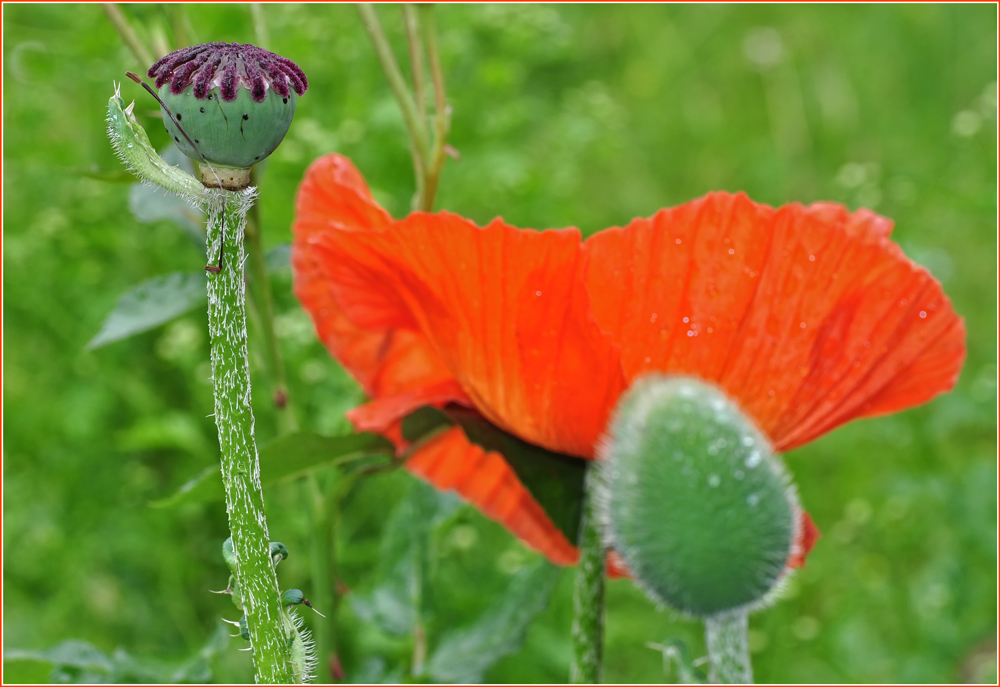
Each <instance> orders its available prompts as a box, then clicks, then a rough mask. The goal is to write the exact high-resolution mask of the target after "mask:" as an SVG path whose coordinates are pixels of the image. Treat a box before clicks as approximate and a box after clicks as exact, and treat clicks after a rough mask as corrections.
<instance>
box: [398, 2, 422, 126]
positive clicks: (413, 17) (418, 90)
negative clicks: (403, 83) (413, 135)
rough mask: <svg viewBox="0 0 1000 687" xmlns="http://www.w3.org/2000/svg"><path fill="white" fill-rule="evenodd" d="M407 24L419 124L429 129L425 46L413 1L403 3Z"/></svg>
mask: <svg viewBox="0 0 1000 687" xmlns="http://www.w3.org/2000/svg"><path fill="white" fill-rule="evenodd" d="M403 23H404V24H405V25H406V45H407V47H408V48H409V50H410V72H411V73H412V74H413V97H414V100H415V101H416V105H417V124H418V125H419V126H420V128H421V129H424V130H426V129H427V110H426V107H427V104H426V103H427V100H426V99H425V93H424V46H423V45H422V44H421V39H420V21H419V20H418V19H417V11H416V9H415V8H414V6H413V4H412V3H404V4H403Z"/></svg>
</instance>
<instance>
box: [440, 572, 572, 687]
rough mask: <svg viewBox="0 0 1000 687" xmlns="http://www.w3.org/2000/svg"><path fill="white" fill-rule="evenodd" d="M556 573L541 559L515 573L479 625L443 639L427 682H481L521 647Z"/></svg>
mask: <svg viewBox="0 0 1000 687" xmlns="http://www.w3.org/2000/svg"><path fill="white" fill-rule="evenodd" d="M559 572H560V569H559V568H557V567H556V566H554V565H552V564H551V563H549V562H548V561H544V560H542V561H539V562H538V563H537V564H535V565H534V566H532V567H530V568H525V569H523V570H521V571H520V572H519V573H517V575H515V576H514V578H513V579H512V580H511V581H510V584H509V585H508V586H507V589H506V590H505V591H504V593H503V594H502V595H501V596H499V597H498V598H497V599H496V601H495V602H494V603H493V604H492V605H491V606H490V607H489V608H487V609H486V611H485V612H484V613H483V614H482V615H481V616H480V617H479V619H478V620H476V621H475V622H474V623H473V624H472V625H471V626H468V627H463V628H458V629H456V630H453V631H452V632H450V633H448V634H446V635H445V636H444V637H443V638H442V639H441V642H440V644H439V645H438V646H437V648H436V649H435V650H434V653H433V654H432V655H431V658H430V660H429V661H428V663H427V675H428V676H429V677H430V679H431V681H432V682H451V683H466V684H468V683H479V682H482V681H483V677H484V675H485V673H486V671H487V670H488V669H489V667H490V666H492V665H493V664H494V663H496V662H497V661H498V660H499V659H501V658H503V657H504V656H508V655H510V654H513V653H515V652H517V651H518V649H520V648H521V645H522V644H523V643H524V638H525V635H526V634H527V632H528V626H529V625H530V624H531V621H532V620H533V619H534V618H535V616H537V615H538V614H539V613H540V612H541V611H542V610H543V609H544V608H545V607H546V606H547V605H548V603H549V597H550V596H551V595H552V589H553V588H554V587H555V583H556V580H557V579H558V578H559Z"/></svg>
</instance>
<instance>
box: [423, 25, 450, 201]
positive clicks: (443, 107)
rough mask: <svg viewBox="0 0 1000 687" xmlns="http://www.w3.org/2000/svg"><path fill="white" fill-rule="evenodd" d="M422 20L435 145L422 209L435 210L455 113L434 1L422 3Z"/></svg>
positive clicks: (429, 162) (432, 150)
mask: <svg viewBox="0 0 1000 687" xmlns="http://www.w3.org/2000/svg"><path fill="white" fill-rule="evenodd" d="M420 21H421V23H422V24H423V29H424V43H425V44H426V46H427V55H428V61H429V62H430V66H431V80H432V81H433V83H434V145H433V146H432V147H431V153H430V159H429V160H428V163H427V165H426V168H427V173H426V177H427V178H426V181H425V183H424V196H423V199H422V203H421V207H420V209H421V210H423V211H424V212H431V211H432V210H434V197H435V196H436V195H437V189H438V182H439V181H440V179H441V169H442V168H443V167H444V161H445V150H446V149H445V144H446V143H447V139H448V130H449V129H450V128H451V113H450V112H449V110H448V95H447V93H446V92H445V88H444V70H443V69H441V56H440V53H439V51H438V44H437V29H436V28H435V25H434V6H433V5H420Z"/></svg>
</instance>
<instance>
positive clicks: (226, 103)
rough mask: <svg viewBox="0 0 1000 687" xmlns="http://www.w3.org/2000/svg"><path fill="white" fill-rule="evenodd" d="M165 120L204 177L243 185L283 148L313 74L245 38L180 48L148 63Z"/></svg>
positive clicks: (209, 183) (221, 184)
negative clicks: (309, 75)
mask: <svg viewBox="0 0 1000 687" xmlns="http://www.w3.org/2000/svg"><path fill="white" fill-rule="evenodd" d="M148 76H149V77H151V78H155V79H156V88H157V89H158V90H159V97H160V100H161V102H162V104H163V123H164V126H165V127H166V129H167V133H169V134H170V137H171V138H172V139H173V140H174V143H176V144H177V147H178V148H179V149H180V150H181V151H182V152H183V153H184V154H185V155H187V156H188V157H190V158H193V159H195V160H198V161H199V162H200V163H201V173H202V174H201V176H202V184H204V185H205V186H208V187H221V188H226V189H230V190H239V189H241V188H245V187H246V186H247V185H249V179H250V172H249V170H250V168H251V167H252V166H253V165H255V164H257V163H258V162H260V161H261V160H263V159H264V158H266V157H267V156H268V155H270V154H271V153H272V152H274V149H275V148H277V147H278V144H280V143H281V141H282V139H283V138H284V137H285V134H286V133H287V132H288V127H289V126H290V125H291V123H292V115H294V114H295V103H296V99H297V96H299V95H302V94H303V93H305V92H306V88H308V81H307V79H306V75H305V74H304V73H303V72H302V70H301V69H299V67H298V66H297V65H296V64H295V63H294V62H292V61H291V60H289V59H286V58H284V57H281V56H280V55H275V54H274V53H272V52H268V51H267V50H262V49H261V48H258V47H256V46H253V45H241V44H239V43H204V44H201V45H195V46H191V47H190V48H182V49H181V50H175V51H174V52H172V53H170V54H169V55H167V56H166V57H164V58H163V59H161V60H159V61H158V62H157V63H156V64H154V65H153V66H152V67H150V68H149V72H148Z"/></svg>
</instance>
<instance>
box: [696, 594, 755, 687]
mask: <svg viewBox="0 0 1000 687" xmlns="http://www.w3.org/2000/svg"><path fill="white" fill-rule="evenodd" d="M747 625H748V620H747V614H746V611H737V612H735V613H726V614H724V615H717V616H713V617H711V618H706V619H705V644H706V645H707V647H708V681H709V682H711V683H714V684H727V685H734V684H744V685H746V684H750V683H752V682H753V670H752V669H751V668H750V647H749V642H748V640H747Z"/></svg>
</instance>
